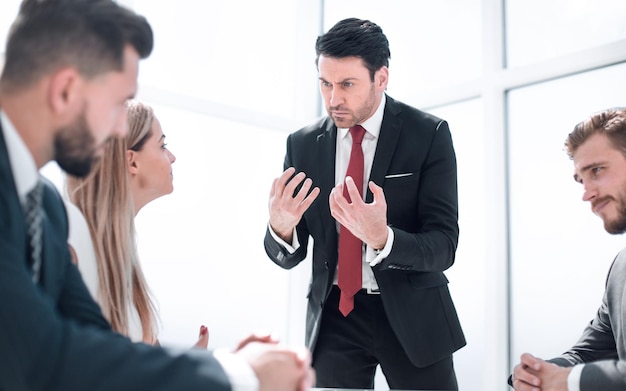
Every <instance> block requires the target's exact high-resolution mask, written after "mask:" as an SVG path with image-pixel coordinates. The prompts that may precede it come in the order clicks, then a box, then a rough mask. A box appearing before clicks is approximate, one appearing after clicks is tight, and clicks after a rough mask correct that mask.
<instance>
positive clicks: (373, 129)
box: [337, 93, 387, 138]
mask: <svg viewBox="0 0 626 391" xmlns="http://www.w3.org/2000/svg"><path fill="white" fill-rule="evenodd" d="M386 102H387V95H386V94H384V93H383V97H382V98H381V100H380V103H379V104H378V108H377V109H376V111H375V112H374V114H373V115H372V116H371V117H369V118H368V119H366V120H365V121H364V122H363V123H362V124H360V125H361V126H363V128H365V130H366V131H367V133H369V134H371V135H372V136H374V138H378V135H379V134H380V127H381V126H382V124H383V115H384V114H385V103H386ZM337 130H338V131H339V137H341V138H344V137H346V136H347V135H348V131H349V130H350V129H349V128H338V129H337Z"/></svg>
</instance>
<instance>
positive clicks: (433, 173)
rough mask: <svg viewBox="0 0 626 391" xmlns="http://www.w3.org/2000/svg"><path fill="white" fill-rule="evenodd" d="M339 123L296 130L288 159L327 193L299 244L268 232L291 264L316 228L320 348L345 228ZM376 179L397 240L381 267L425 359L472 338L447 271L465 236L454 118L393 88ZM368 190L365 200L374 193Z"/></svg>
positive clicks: (388, 304) (303, 224) (405, 335)
mask: <svg viewBox="0 0 626 391" xmlns="http://www.w3.org/2000/svg"><path fill="white" fill-rule="evenodd" d="M336 139H337V128H336V126H335V125H334V123H333V121H332V120H331V119H330V118H328V117H327V118H325V119H323V120H321V121H320V122H318V123H315V124H313V125H310V126H308V127H305V128H303V129H301V130H299V131H297V132H295V133H293V134H291V135H290V136H289V137H288V139H287V153H286V156H285V163H284V166H285V168H287V167H290V166H293V167H295V168H296V172H300V171H303V172H305V173H306V174H307V176H308V177H310V178H311V179H312V180H313V184H314V186H318V187H319V188H320V189H321V193H320V195H319V196H318V198H317V199H316V200H315V202H314V203H313V204H312V205H311V207H310V208H309V210H307V211H306V212H305V214H304V217H303V219H302V220H301V221H300V223H299V224H298V226H297V228H296V229H297V233H298V238H299V240H300V247H299V249H298V250H297V251H296V252H295V253H294V254H289V252H288V251H287V250H286V249H285V248H284V247H282V246H281V245H279V244H278V243H277V242H276V241H275V240H274V239H273V237H272V236H271V234H270V233H269V230H268V232H267V233H266V236H265V249H266V252H267V254H268V256H269V257H270V258H271V259H272V260H273V261H274V262H275V263H276V264H278V265H279V266H281V267H283V268H286V269H289V268H292V267H294V266H295V265H297V264H298V263H300V262H301V261H302V260H304V259H305V257H306V253H307V244H308V239H309V236H310V237H312V238H313V259H312V264H313V271H312V278H311V285H310V291H309V295H308V309H307V319H306V344H307V346H308V347H309V348H310V349H311V350H313V349H314V347H315V343H316V339H317V334H318V331H319V326H320V322H321V313H322V307H323V306H324V303H325V301H326V298H327V297H328V294H329V292H330V288H331V286H332V283H333V277H334V273H335V269H336V268H337V257H338V250H337V248H338V246H337V242H338V238H337V230H336V223H335V220H334V219H333V218H332V216H331V214H330V208H329V204H328V196H329V194H330V191H331V189H332V188H333V187H334V185H335V183H334V181H335V153H336ZM369 179H370V180H372V181H373V182H374V183H376V184H377V185H379V186H382V188H383V191H384V193H385V198H386V200H387V208H388V209H387V220H388V224H389V226H390V227H391V228H392V229H393V231H394V235H395V238H394V243H393V249H392V250H391V253H390V254H389V256H388V257H387V258H386V259H385V260H384V261H383V262H382V263H380V264H379V265H377V266H374V267H372V269H373V272H374V275H375V276H376V281H377V282H378V285H379V288H380V292H381V298H382V301H383V305H384V308H385V311H386V313H387V317H388V318H389V322H390V324H391V326H392V328H393V330H394V331H395V333H396V335H397V337H398V339H399V340H400V343H401V344H402V346H403V348H404V350H405V351H406V353H407V355H408V356H409V358H410V360H411V362H412V363H413V364H414V365H416V366H418V367H423V366H427V365H429V364H432V363H434V362H436V361H438V360H440V359H442V358H444V357H446V356H449V355H450V354H451V353H452V352H454V351H456V350H457V349H459V348H461V347H463V346H464V345H465V338H464V335H463V331H462V329H461V326H460V323H459V320H458V317H457V314H456V310H455V308H454V305H453V302H452V299H451V297H450V293H449V291H448V287H447V284H448V280H447V278H446V277H445V275H444V273H443V271H444V270H446V269H448V268H449V267H450V266H451V265H452V264H453V263H454V256H455V251H456V246H457V241H458V233H459V230H458V223H457V221H458V211H457V204H458V202H457V178H456V158H455V153H454V148H453V145H452V139H451V135H450V131H449V129H448V125H447V123H446V122H445V121H443V120H441V119H439V118H436V117H434V116H432V115H430V114H427V113H424V112H422V111H419V110H417V109H415V108H412V107H410V106H408V105H405V104H403V103H400V102H397V101H394V100H393V99H391V98H390V97H387V103H386V106H385V112H384V116H383V121H382V126H381V130H380V135H379V140H378V144H377V147H376V153H375V156H374V161H373V165H372V171H371V174H370V178H369ZM372 198H373V197H372V193H371V191H369V190H368V192H367V195H366V201H367V202H371V201H372Z"/></svg>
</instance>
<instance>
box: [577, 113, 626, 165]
mask: <svg viewBox="0 0 626 391" xmlns="http://www.w3.org/2000/svg"><path fill="white" fill-rule="evenodd" d="M594 134H604V135H606V136H607V137H608V138H609V140H610V141H611V143H612V144H613V146H614V147H615V149H617V150H619V151H621V152H622V153H623V154H624V156H626V108H624V107H614V108H610V109H607V110H604V111H600V112H598V113H595V114H592V115H590V116H589V118H587V119H586V120H584V121H583V122H581V123H579V124H578V125H576V126H575V127H574V130H573V131H572V132H571V133H570V134H569V135H568V136H567V139H566V140H565V152H567V155H568V156H569V157H570V159H572V158H573V156H574V152H576V150H577V149H578V147H580V146H581V145H583V144H584V143H585V142H586V141H587V140H588V139H589V137H591V136H593V135H594Z"/></svg>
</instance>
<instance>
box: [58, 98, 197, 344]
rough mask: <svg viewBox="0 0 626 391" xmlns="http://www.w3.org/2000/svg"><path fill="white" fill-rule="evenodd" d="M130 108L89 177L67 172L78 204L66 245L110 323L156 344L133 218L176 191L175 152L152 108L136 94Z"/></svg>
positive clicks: (137, 338)
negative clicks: (123, 129) (124, 126)
mask: <svg viewBox="0 0 626 391" xmlns="http://www.w3.org/2000/svg"><path fill="white" fill-rule="evenodd" d="M127 110H128V132H127V135H126V137H125V138H117V139H112V140H111V141H110V142H109V143H108V144H107V146H106V150H105V151H104V153H103V154H102V158H101V159H100V160H98V161H97V162H96V163H95V166H94V167H93V169H92V170H91V173H90V174H89V175H88V176H87V177H85V178H83V179H79V178H74V177H68V178H67V191H68V196H69V199H70V200H71V202H72V203H73V205H72V204H70V203H68V204H69V205H67V209H68V215H69V217H70V238H69V244H70V248H71V249H72V251H73V253H74V255H75V260H76V262H77V264H78V268H79V270H80V271H81V274H82V276H83V279H84V280H85V284H86V285H87V287H88V288H89V290H90V292H91V294H92V295H93V296H94V298H95V299H96V301H98V303H99V304H100V307H101V308H102V311H103V313H104V315H105V317H106V318H107V319H108V320H109V322H110V323H111V325H112V327H113V329H114V330H116V331H117V332H119V333H121V334H124V335H127V336H129V337H130V338H131V339H132V340H134V341H143V342H145V343H149V344H157V343H158V339H157V311H156V309H155V306H154V303H153V301H152V298H151V295H150V292H149V289H148V285H147V283H146V279H145V277H144V274H143V272H142V270H141V263H140V262H139V257H138V255H137V250H136V246H135V225H134V218H135V216H136V215H137V213H138V212H139V210H141V208H142V207H144V206H145V205H146V204H148V203H149V202H151V201H152V200H154V199H156V198H158V197H161V196H163V195H166V194H170V193H171V192H172V191H173V189H174V188H173V184H172V163H174V162H175V161H176V157H175V156H174V154H172V152H170V151H169V150H168V149H167V148H166V144H165V135H164V134H163V131H162V129H161V124H160V123H159V120H158V119H157V118H156V117H155V115H154V112H153V110H152V108H150V107H149V106H147V105H145V104H143V103H141V102H138V101H136V100H131V101H129V102H128V103H127ZM74 205H75V206H74ZM86 232H88V233H89V234H90V238H85V235H86ZM81 235H83V237H81ZM207 344H208V330H207V328H206V327H205V326H202V327H201V328H200V337H199V340H198V342H197V344H196V345H195V346H197V347H204V348H206V347H207Z"/></svg>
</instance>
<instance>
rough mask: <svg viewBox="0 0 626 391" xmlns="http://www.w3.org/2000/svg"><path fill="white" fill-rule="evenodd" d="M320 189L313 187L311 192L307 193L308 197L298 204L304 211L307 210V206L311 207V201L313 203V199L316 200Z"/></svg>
mask: <svg viewBox="0 0 626 391" xmlns="http://www.w3.org/2000/svg"><path fill="white" fill-rule="evenodd" d="M320 192H321V190H320V188H319V187H314V188H313V190H311V192H310V193H309V195H308V196H306V198H305V199H304V200H303V201H302V202H301V203H300V207H301V208H304V209H305V210H306V209H309V206H311V204H312V203H313V201H315V199H316V198H317V196H318V195H320Z"/></svg>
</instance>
